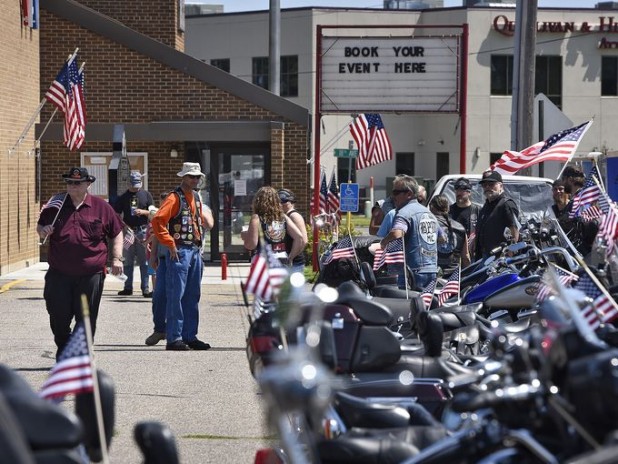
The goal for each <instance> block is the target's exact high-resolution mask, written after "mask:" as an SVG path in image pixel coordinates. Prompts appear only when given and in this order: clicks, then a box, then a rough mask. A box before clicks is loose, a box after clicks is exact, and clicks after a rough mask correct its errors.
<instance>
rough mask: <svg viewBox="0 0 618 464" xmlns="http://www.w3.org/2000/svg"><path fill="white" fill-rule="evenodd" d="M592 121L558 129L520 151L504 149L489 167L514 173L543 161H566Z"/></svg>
mask: <svg viewBox="0 0 618 464" xmlns="http://www.w3.org/2000/svg"><path fill="white" fill-rule="evenodd" d="M591 125H592V121H588V122H585V123H583V124H580V125H579V126H575V127H572V128H570V129H565V130H563V131H560V132H558V133H556V134H554V135H552V136H551V137H549V138H548V139H547V140H545V141H544V142H537V143H535V144H534V145H532V146H530V147H528V148H525V149H523V150H522V151H520V152H518V151H511V150H506V151H505V152H504V153H503V154H502V157H501V158H500V159H499V160H498V161H496V162H495V163H494V164H493V165H492V166H491V167H490V169H491V170H492V171H497V172H499V173H500V174H503V175H504V174H507V175H508V174H515V173H516V172H517V171H519V170H520V169H524V168H527V167H530V166H533V165H535V164H538V163H541V162H543V161H561V162H565V163H566V162H568V161H569V160H570V159H571V157H572V156H573V155H574V154H575V152H576V151H577V146H578V145H579V142H580V141H581V139H582V138H583V137H584V134H585V133H586V131H587V130H588V128H589V127H590V126H591Z"/></svg>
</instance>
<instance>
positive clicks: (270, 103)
mask: <svg viewBox="0 0 618 464" xmlns="http://www.w3.org/2000/svg"><path fill="white" fill-rule="evenodd" d="M40 7H41V8H43V9H45V10H47V11H49V12H50V13H53V14H55V15H56V16H58V17H60V18H64V19H66V20H67V21H71V22H73V23H75V24H77V25H79V26H81V27H83V28H85V29H88V30H89V31H92V32H94V33H96V34H98V35H101V36H102V37H106V38H107V39H110V40H112V41H114V42H116V43H119V44H121V45H123V46H125V47H127V48H128V49H131V50H134V51H136V52H138V53H140V54H142V55H144V56H147V57H150V58H152V59H154V60H156V61H158V62H160V63H162V64H164V65H166V66H169V67H170V68H172V69H176V70H178V71H180V72H182V73H184V74H186V75H188V76H192V77H194V78H196V79H198V80H200V81H202V82H205V83H207V84H210V85H213V86H215V87H217V88H219V89H221V90H225V91H226V92H229V93H230V94H232V95H234V96H237V97H239V98H242V99H244V100H246V101H248V102H250V103H253V104H255V105H257V106H260V107H262V108H264V109H267V110H269V111H272V112H273V113H276V114H278V115H279V116H282V117H284V118H286V119H288V120H290V121H293V122H295V123H298V124H300V125H302V126H304V127H309V125H310V114H309V110H307V109H306V108H304V107H302V106H300V105H297V104H295V103H292V102H291V101H289V100H286V99H285V98H283V97H279V96H277V95H274V94H272V93H271V92H269V91H268V90H264V89H262V88H261V87H258V86H256V85H253V84H251V83H249V82H246V81H244V80H242V79H240V78H238V77H235V76H233V75H231V74H229V73H227V72H225V71H221V70H220V69H218V68H215V67H214V66H211V65H209V64H207V63H203V62H202V61H200V60H198V59H196V58H193V57H192V56H190V55H187V54H186V53H183V52H180V51H178V50H176V49H175V48H173V47H170V46H169V45H166V44H164V43H162V42H159V41H157V40H155V39H153V38H151V37H148V36H147V35H144V34H142V33H140V32H137V31H136V30H134V29H131V28H130V27H127V26H125V25H124V24H122V23H121V22H119V21H116V20H115V19H112V18H110V17H109V16H106V15H104V14H102V13H99V12H98V11H95V10H93V9H91V8H88V7H86V6H84V5H82V4H80V3H78V2H76V1H74V0H41V3H40Z"/></svg>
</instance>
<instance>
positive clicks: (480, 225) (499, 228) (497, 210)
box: [476, 194, 519, 259]
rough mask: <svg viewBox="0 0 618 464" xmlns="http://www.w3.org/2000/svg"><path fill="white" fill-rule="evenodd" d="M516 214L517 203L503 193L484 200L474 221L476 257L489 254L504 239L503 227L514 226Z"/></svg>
mask: <svg viewBox="0 0 618 464" xmlns="http://www.w3.org/2000/svg"><path fill="white" fill-rule="evenodd" d="M518 216H519V210H518V209H517V205H516V204H515V202H514V201H513V200H511V199H510V198H508V197H505V196H504V194H502V195H501V196H500V197H498V198H497V199H496V200H494V201H492V202H489V201H486V202H485V204H484V205H483V207H482V208H481V210H480V211H479V218H478V221H477V223H476V259H480V258H484V257H487V256H489V252H490V251H491V250H492V249H494V248H496V247H497V246H498V245H500V243H502V242H504V241H506V239H505V238H504V229H505V228H506V227H513V226H516V225H517V224H518V223H517V217H518Z"/></svg>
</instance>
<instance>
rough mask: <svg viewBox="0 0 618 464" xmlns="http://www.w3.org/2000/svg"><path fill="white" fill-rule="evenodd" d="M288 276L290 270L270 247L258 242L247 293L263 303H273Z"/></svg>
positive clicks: (250, 270)
mask: <svg viewBox="0 0 618 464" xmlns="http://www.w3.org/2000/svg"><path fill="white" fill-rule="evenodd" d="M287 276H288V270H287V269H286V268H285V267H283V265H282V264H281V263H280V262H279V260H278V259H277V258H276V257H275V255H274V254H273V252H272V249H271V248H270V245H268V244H265V245H262V244H261V243H260V242H258V245H257V248H256V253H255V255H254V256H253V260H252V261H251V267H250V268H249V275H248V276H247V282H246V284H245V291H246V292H247V293H251V294H253V295H255V297H256V298H259V299H260V300H262V301H265V302H267V301H272V300H273V299H274V298H275V297H276V296H277V295H278V293H279V290H280V288H281V285H282V284H283V282H284V281H285V279H286V278H287Z"/></svg>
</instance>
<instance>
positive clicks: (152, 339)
mask: <svg viewBox="0 0 618 464" xmlns="http://www.w3.org/2000/svg"><path fill="white" fill-rule="evenodd" d="M161 340H165V334H164V333H163V332H153V333H152V335H150V336H149V337H148V338H147V339H146V345H148V346H153V345H156V344H157V343H159V342H160V341H161Z"/></svg>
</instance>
